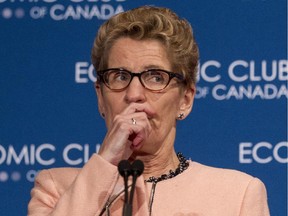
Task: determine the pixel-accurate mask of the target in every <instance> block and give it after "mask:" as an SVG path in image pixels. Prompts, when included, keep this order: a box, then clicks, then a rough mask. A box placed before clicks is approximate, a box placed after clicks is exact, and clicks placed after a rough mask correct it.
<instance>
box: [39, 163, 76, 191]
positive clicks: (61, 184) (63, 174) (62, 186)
mask: <svg viewBox="0 0 288 216" xmlns="http://www.w3.org/2000/svg"><path fill="white" fill-rule="evenodd" d="M80 171H81V168H70V167H62V168H52V169H44V170H41V171H40V172H39V173H38V175H37V177H36V184H40V185H45V184H51V183H52V184H53V185H54V186H55V187H56V188H57V191H58V192H60V194H61V193H62V192H64V191H65V190H66V189H67V188H68V187H69V186H70V185H71V184H72V183H73V181H74V180H75V178H76V177H77V175H78V174H79V172H80Z"/></svg>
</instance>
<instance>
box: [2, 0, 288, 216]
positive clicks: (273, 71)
mask: <svg viewBox="0 0 288 216" xmlns="http://www.w3.org/2000/svg"><path fill="white" fill-rule="evenodd" d="M145 4H148V5H156V6H165V7H169V8H171V9H173V10H174V11H175V12H176V13H178V14H179V15H180V16H181V17H184V18H186V19H187V20H188V21H189V22H191V24H192V26H193V29H194V33H195V36H196V39H197V41H198V44H199V48H200V56H201V57H200V66H199V75H198V86H197V93H196V101H195V105H194V108H193V111H192V113H191V115H190V116H189V117H188V118H187V119H185V120H184V121H181V122H179V125H178V133H177V139H176V149H177V151H181V152H183V153H184V155H185V156H186V157H188V158H191V159H192V160H195V161H198V162H200V163H203V164H206V165H210V166H215V167H223V168H231V169H237V170H240V171H244V172H246V173H249V174H251V175H253V176H255V177H258V178H260V179H261V180H262V181H263V182H264V183H265V185H266V187H267V191H268V201H269V207H270V210H271V215H273V216H286V215H287V170H286V167H287V163H288V158H287V147H288V143H287V98H288V91H287V80H288V61H287V2H286V0H232V1H229V0H225V1H224V0H220V1H213V0H181V1H177V0H169V1H167V0H159V1H153V0H145V1H144V0H137V1H134V0H67V1H60V0H0V62H1V63H0V215H3V216H15V215H26V214H27V204H28V201H29V199H30V190H31V188H32V187H33V181H34V179H35V176H36V175H37V172H39V170H41V169H47V168H51V167H62V166H71V167H81V166H83V164H84V163H85V162H86V161H87V160H88V159H89V157H90V156H91V155H92V154H93V153H94V152H97V151H98V149H99V147H100V144H101V141H102V139H103V137H104V134H105V125H104V121H103V119H102V118H101V117H100V116H99V114H98V110H97V100H96V96H95V92H94V88H93V82H94V81H95V76H94V75H93V68H92V66H91V63H90V50H91V47H92V42H93V39H94V37H95V34H96V32H97V30H98V28H99V26H100V25H101V23H103V22H104V21H105V20H107V19H109V17H111V16H112V15H114V14H116V13H119V12H122V11H125V10H127V9H131V8H134V7H137V6H140V5H145ZM191 196H193V194H191Z"/></svg>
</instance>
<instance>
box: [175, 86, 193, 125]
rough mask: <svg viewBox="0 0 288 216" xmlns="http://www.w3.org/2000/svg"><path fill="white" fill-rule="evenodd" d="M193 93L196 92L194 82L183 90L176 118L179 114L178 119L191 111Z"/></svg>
mask: <svg viewBox="0 0 288 216" xmlns="http://www.w3.org/2000/svg"><path fill="white" fill-rule="evenodd" d="M195 93H196V86H195V85H194V84H193V85H192V86H191V87H189V88H186V89H184V90H183V92H182V96H181V100H180V107H179V113H178V118H179V115H180V116H181V118H180V119H184V118H186V117H187V116H188V115H189V113H190V112H191V111H192V108H193V103H194V97H195ZM183 114H184V115H183Z"/></svg>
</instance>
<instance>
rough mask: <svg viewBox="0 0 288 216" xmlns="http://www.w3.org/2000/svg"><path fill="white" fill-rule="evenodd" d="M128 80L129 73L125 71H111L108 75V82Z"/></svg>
mask: <svg viewBox="0 0 288 216" xmlns="http://www.w3.org/2000/svg"><path fill="white" fill-rule="evenodd" d="M129 80H130V75H129V73H127V72H125V71H111V72H110V73H109V81H110V82H127V81H129Z"/></svg>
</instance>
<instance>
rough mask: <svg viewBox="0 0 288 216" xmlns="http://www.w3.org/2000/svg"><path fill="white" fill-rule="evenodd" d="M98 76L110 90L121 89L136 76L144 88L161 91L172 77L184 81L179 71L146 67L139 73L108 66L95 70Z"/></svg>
mask: <svg viewBox="0 0 288 216" xmlns="http://www.w3.org/2000/svg"><path fill="white" fill-rule="evenodd" d="M97 74H98V77H99V78H100V79H101V81H103V83H104V84H105V85H106V86H107V87H108V88H109V89H111V90H114V91H122V90H124V89H125V88H127V87H128V86H129V84H130V83H131V81H132V79H133V78H134V77H135V76H136V77H138V78H139V80H140V83H141V84H142V86H143V87H144V88H146V89H149V90H151V91H161V90H163V89H165V88H166V87H167V86H168V85H169V83H170V81H171V79H173V78H174V77H175V78H177V79H178V81H180V82H184V80H185V79H184V77H183V76H182V75H181V74H179V73H173V72H170V71H166V70H162V69H148V70H145V71H142V72H140V73H133V72H131V71H128V70H126V69H122V68H109V69H106V70H102V71H97Z"/></svg>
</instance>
